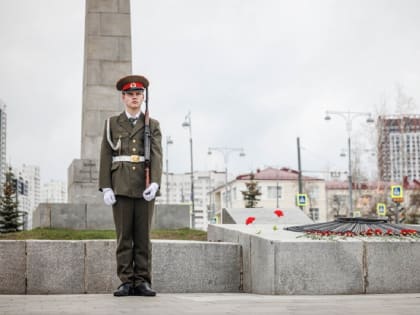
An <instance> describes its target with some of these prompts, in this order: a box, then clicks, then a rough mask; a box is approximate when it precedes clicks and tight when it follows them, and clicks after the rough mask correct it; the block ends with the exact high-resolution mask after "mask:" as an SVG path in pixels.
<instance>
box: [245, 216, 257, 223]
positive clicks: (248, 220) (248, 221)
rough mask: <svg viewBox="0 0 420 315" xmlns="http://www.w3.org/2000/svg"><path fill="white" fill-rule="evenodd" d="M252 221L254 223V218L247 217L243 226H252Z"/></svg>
mask: <svg viewBox="0 0 420 315" xmlns="http://www.w3.org/2000/svg"><path fill="white" fill-rule="evenodd" d="M254 221H255V217H248V218H246V220H245V224H246V225H249V224H252V222H254Z"/></svg>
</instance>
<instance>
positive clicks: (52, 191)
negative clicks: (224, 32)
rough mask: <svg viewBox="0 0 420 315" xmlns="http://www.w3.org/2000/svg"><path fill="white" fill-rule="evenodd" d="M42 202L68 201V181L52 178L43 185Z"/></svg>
mask: <svg viewBox="0 0 420 315" xmlns="http://www.w3.org/2000/svg"><path fill="white" fill-rule="evenodd" d="M41 202H43V203H67V183H66V182H63V181H58V180H50V181H49V182H47V183H43V184H42V187H41Z"/></svg>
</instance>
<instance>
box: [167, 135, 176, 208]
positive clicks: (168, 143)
mask: <svg viewBox="0 0 420 315" xmlns="http://www.w3.org/2000/svg"><path fill="white" fill-rule="evenodd" d="M170 144H174V142H173V141H172V139H171V137H170V136H167V137H166V204H169V157H168V147H169V145H170Z"/></svg>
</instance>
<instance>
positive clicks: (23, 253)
mask: <svg viewBox="0 0 420 315" xmlns="http://www.w3.org/2000/svg"><path fill="white" fill-rule="evenodd" d="M115 247H116V242H115V241H111V240H88V241H37V240H28V241H0V282H1V286H0V294H25V293H27V294H80V293H111V292H112V291H113V290H115V289H116V288H117V287H118V285H119V284H120V281H119V279H118V278H117V276H116V260H115ZM240 252H241V249H240V246H239V245H237V244H232V243H209V242H187V241H163V240H154V241H152V254H153V256H152V257H153V258H152V266H153V272H152V285H153V288H154V289H156V290H157V291H158V292H161V293H163V292H167V293H179V292H214V293H222V292H239V287H240V270H241V257H240Z"/></svg>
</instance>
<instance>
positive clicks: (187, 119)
mask: <svg viewBox="0 0 420 315" xmlns="http://www.w3.org/2000/svg"><path fill="white" fill-rule="evenodd" d="M182 127H185V128H188V129H189V132H190V165H191V197H190V199H191V227H192V228H194V227H195V208H194V167H193V141H192V131H191V112H188V114H187V115H186V116H185V119H184V122H183V123H182Z"/></svg>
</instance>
